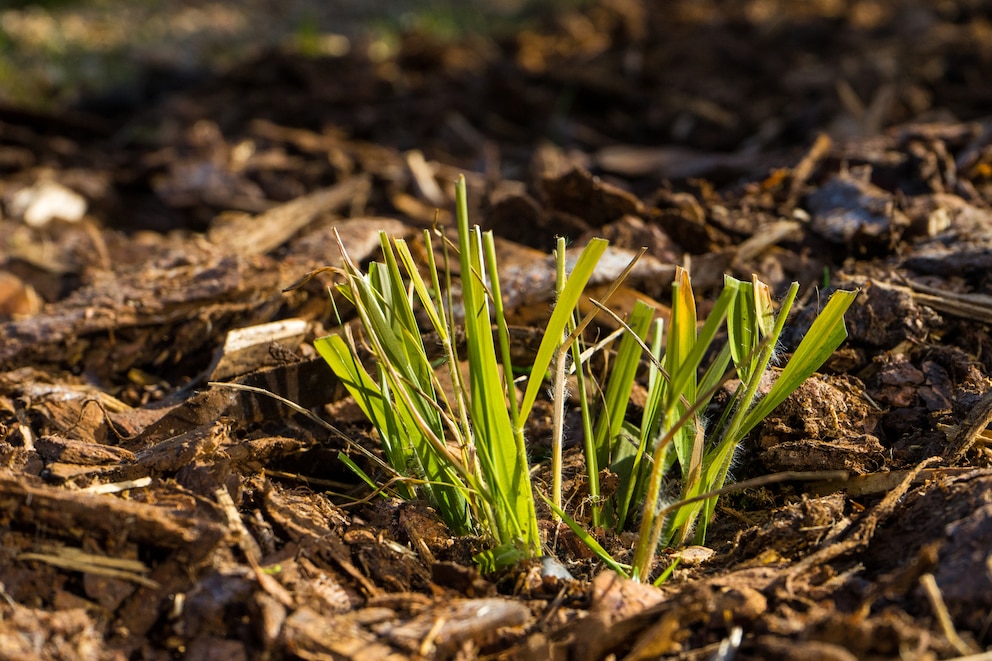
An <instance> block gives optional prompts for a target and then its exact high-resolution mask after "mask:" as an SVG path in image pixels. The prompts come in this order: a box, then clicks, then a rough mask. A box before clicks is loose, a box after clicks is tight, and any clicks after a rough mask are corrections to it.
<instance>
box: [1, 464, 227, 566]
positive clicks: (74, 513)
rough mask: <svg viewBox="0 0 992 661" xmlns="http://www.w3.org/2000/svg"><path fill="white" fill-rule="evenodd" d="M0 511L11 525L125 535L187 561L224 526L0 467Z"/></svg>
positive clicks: (220, 535) (211, 542) (199, 555)
mask: <svg viewBox="0 0 992 661" xmlns="http://www.w3.org/2000/svg"><path fill="white" fill-rule="evenodd" d="M0 511H2V512H3V514H4V516H5V517H7V518H8V519H9V521H11V523H13V524H20V525H35V526H44V527H45V528H47V529H48V530H58V531H63V532H64V533H65V534H67V535H70V536H73V535H75V536H78V535H80V534H87V535H88V534H94V533H97V534H102V535H103V536H105V537H107V538H114V539H116V538H119V537H120V536H122V535H123V536H126V537H127V539H128V541H131V542H135V543H138V544H147V545H149V546H152V547H157V548H167V549H173V550H184V551H185V553H186V555H187V557H188V558H189V560H190V561H197V560H199V559H202V558H203V557H204V556H206V555H207V553H209V552H210V551H211V549H213V548H214V546H216V545H217V543H218V542H220V540H221V539H223V537H224V534H225V531H224V528H223V527H221V526H220V525H218V524H217V523H214V522H213V521H208V520H206V519H203V518H200V517H196V516H188V515H184V514H182V513H179V512H176V511H174V510H172V509H168V508H165V507H157V506H155V505H147V504H144V503H139V502H135V501H133V500H122V499H120V498H117V497H114V496H107V495H93V494H87V493H80V492H73V491H66V490H63V489H58V488H53V487H48V486H43V485H34V484H29V483H27V481H26V480H24V479H23V477H21V476H19V475H17V474H15V473H12V472H10V471H7V470H3V471H0Z"/></svg>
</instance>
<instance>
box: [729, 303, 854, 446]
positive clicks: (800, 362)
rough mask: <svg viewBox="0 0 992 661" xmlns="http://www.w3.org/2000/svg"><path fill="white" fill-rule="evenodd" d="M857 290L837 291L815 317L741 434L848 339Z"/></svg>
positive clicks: (744, 423)
mask: <svg viewBox="0 0 992 661" xmlns="http://www.w3.org/2000/svg"><path fill="white" fill-rule="evenodd" d="M857 295H858V292H857V291H847V290H838V291H835V292H834V293H833V294H832V295H831V296H830V299H829V300H828V301H827V304H826V306H824V308H823V310H822V311H821V312H820V314H819V315H818V316H817V317H816V320H814V321H813V325H812V326H811V327H810V329H809V332H807V333H806V336H805V337H804V338H803V340H802V342H800V343H799V346H798V347H797V348H796V351H795V353H793V354H792V358H790V359H789V362H788V364H787V365H786V366H785V369H783V370H782V373H781V374H780V375H779V377H778V379H777V380H776V381H775V385H773V386H772V388H771V390H770V391H769V392H768V394H767V395H765V396H764V397H763V398H762V399H761V400H760V401H759V402H758V403H757V404H756V405H755V406H754V408H752V409H751V410H750V411H749V412H748V415H747V417H746V418H745V419H744V421H743V423H742V424H741V435H742V436H743V435H746V434H747V433H748V432H749V431H751V430H752V429H754V427H755V426H756V425H757V424H758V423H759V422H761V421H762V420H764V419H765V418H766V417H768V415H769V414H770V413H771V412H772V411H773V410H774V409H775V407H776V406H778V405H779V404H781V403H782V401H783V400H784V399H785V398H786V397H788V396H789V394H790V393H792V392H793V391H795V390H796V388H798V387H799V386H800V385H801V384H802V382H803V381H805V380H806V379H807V378H808V377H809V376H810V375H811V374H813V372H815V371H816V370H818V369H820V366H822V365H823V363H825V362H826V360H827V359H828V358H829V357H830V355H831V354H832V353H833V352H834V351H836V350H837V348H838V347H839V346H840V345H841V343H843V342H844V340H845V339H847V327H846V325H845V324H844V314H845V313H846V312H847V309H848V308H849V307H851V304H852V303H853V302H854V299H855V297H856V296H857Z"/></svg>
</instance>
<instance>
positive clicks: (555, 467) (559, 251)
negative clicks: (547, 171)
mask: <svg viewBox="0 0 992 661" xmlns="http://www.w3.org/2000/svg"><path fill="white" fill-rule="evenodd" d="M564 288H565V239H564V237H558V244H557V246H556V248H555V296H556V297H558V296H561V292H562V289H564ZM573 318H574V317H573ZM565 339H567V337H566V338H565ZM562 348H563V349H564V348H565V342H564V341H563V342H562ZM567 355H568V353H567V352H566V351H564V350H559V351H558V354H557V356H556V357H555V376H554V379H553V381H552V388H553V391H552V397H551V403H552V419H551V502H552V503H554V505H555V507H557V508H558V509H561V508H562V502H561V471H562V451H563V447H564V435H565V357H566V356H567ZM551 517H552V520H553V521H555V522H556V523H557V522H558V521H560V520H561V517H559V516H558V513H557V512H555V511H554V510H552V515H551Z"/></svg>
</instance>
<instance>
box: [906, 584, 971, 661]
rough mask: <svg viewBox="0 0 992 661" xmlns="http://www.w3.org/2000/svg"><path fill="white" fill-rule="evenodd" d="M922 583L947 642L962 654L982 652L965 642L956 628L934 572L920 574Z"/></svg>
mask: <svg viewBox="0 0 992 661" xmlns="http://www.w3.org/2000/svg"><path fill="white" fill-rule="evenodd" d="M920 585H922V586H923V591H924V592H926V593H927V599H929V600H930V607H931V608H933V612H934V615H936V616H937V621H938V622H939V623H940V630H941V631H942V632H943V633H944V637H945V638H947V642H949V643H950V644H951V646H952V647H953V648H954V650H955V651H956V652H957V653H958V654H960V655H962V656H965V655H968V654H975V653H977V652H980V651H981V650H979V649H977V648H976V647H975V646H974V645H969V644H968V643H967V642H965V641H964V640H963V639H962V638H961V636H960V635H959V634H958V631H957V629H955V628H954V621H953V620H952V619H951V614H950V613H949V612H948V611H947V605H946V604H945V603H944V598H943V597H942V596H941V595H940V588H939V587H938V586H937V579H936V578H934V576H933V574H930V573H926V574H924V575H923V576H920Z"/></svg>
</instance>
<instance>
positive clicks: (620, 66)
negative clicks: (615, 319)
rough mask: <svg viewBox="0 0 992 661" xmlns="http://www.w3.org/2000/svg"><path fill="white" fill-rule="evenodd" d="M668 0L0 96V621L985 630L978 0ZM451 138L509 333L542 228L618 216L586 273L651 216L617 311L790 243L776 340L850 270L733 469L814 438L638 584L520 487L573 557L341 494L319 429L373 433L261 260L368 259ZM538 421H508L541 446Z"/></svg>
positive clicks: (702, 285)
mask: <svg viewBox="0 0 992 661" xmlns="http://www.w3.org/2000/svg"><path fill="white" fill-rule="evenodd" d="M664 4H665V6H664V9H661V8H659V7H660V3H651V2H647V1H646V0H601V1H600V2H597V3H594V4H592V5H591V6H589V7H587V8H586V9H585V10H583V11H582V12H581V13H580V12H573V13H565V14H561V15H559V16H557V17H556V18H554V19H553V20H548V21H547V22H546V23H545V24H543V25H541V26H538V27H534V28H530V29H527V30H524V31H521V32H519V33H518V34H516V35H513V36H509V37H504V38H500V39H491V38H482V37H470V38H466V39H464V40H461V41H459V42H457V43H440V42H437V41H435V40H432V39H431V38H429V37H426V36H424V35H418V34H409V35H405V36H404V37H403V38H402V40H401V42H400V44H399V47H398V49H397V51H396V53H395V54H392V55H389V54H385V55H384V54H383V53H382V52H381V51H380V50H376V49H372V50H371V51H369V50H368V49H365V48H364V47H363V46H362V44H361V42H360V41H355V42H354V43H353V47H352V48H351V50H350V51H349V52H347V53H344V54H341V55H339V56H336V57H327V58H317V59H314V58H306V57H302V56H299V55H294V54H291V53H287V52H271V53H267V54H266V55H264V56H262V57H259V58H258V59H255V60H253V61H250V62H245V63H243V64H241V65H238V66H235V67H234V68H232V69H230V70H229V71H227V72H226V73H224V74H223V75H219V76H217V77H215V78H212V79H210V80H209V81H207V82H204V83H201V84H198V85H196V86H194V87H190V88H187V89H184V90H181V91H179V92H175V93H170V94H167V95H165V96H163V97H161V98H160V99H159V100H157V101H155V102H154V103H150V104H148V105H145V106H144V107H139V108H134V109H133V110H129V111H128V112H124V113H119V114H115V115H113V116H108V115H100V114H94V113H92V112H89V111H87V112H83V111H81V110H79V109H68V108H67V109H65V110H64V111H59V112H53V113H42V112H37V111H29V110H24V109H18V108H12V107H4V108H0V204H2V211H3V213H2V216H0V246H2V249H0V250H2V251H0V540H2V546H0V597H2V598H0V656H2V657H3V658H12V659H13V658H16V659H107V660H110V659H113V660H118V659H171V658H185V659H292V658H301V659H369V660H371V659H405V658H451V659H474V658H507V659H510V658H513V659H603V658H617V659H620V658H623V659H653V658H659V657H664V658H679V659H722V660H727V659H731V658H737V659H824V660H826V659H831V660H833V659H836V660H846V659H862V660H865V659H894V658H899V659H920V660H923V659H944V658H952V657H957V656H966V655H974V654H980V653H982V652H983V651H985V650H989V649H990V648H992V635H990V626H992V470H990V459H992V449H990V445H989V443H990V441H992V434H990V432H989V431H988V430H987V426H988V424H989V422H990V420H992V338H990V335H989V325H990V323H992V278H990V274H992V206H990V205H992V119H990V115H988V112H989V108H990V107H992V105H990V104H992V97H990V94H992V80H990V75H992V51H990V49H989V46H988V44H989V43H992V42H990V39H992V28H990V26H992V11H990V8H989V7H988V6H987V5H986V4H985V3H980V2H965V1H964V0H957V1H942V2H929V1H910V0H901V1H896V2H843V1H833V0H822V1H818V2H800V1H796V0H777V1H775V0H750V1H747V2H744V1H740V0H735V1H733V2H722V3H712V2H700V1H699V0H674V1H672V2H668V3H664ZM656 5H657V6H656ZM370 53H371V54H370ZM149 84H153V82H150V83H149ZM86 107H87V108H96V107H99V106H98V104H95V103H92V102H91V103H89V104H88V105H87V106H86ZM459 174H464V175H465V176H466V178H467V182H468V187H469V196H470V205H471V210H470V214H471V217H472V218H473V220H475V221H476V222H478V223H480V224H481V225H482V226H483V227H484V228H486V229H492V230H494V231H495V233H496V235H497V236H498V237H499V240H500V241H499V257H500V265H501V271H502V272H504V273H505V274H506V275H505V277H506V280H505V282H504V285H503V286H504V290H505V291H504V293H505V298H506V302H507V307H508V309H509V311H510V314H511V317H512V322H513V324H514V325H515V327H516V330H515V331H514V338H515V348H516V349H517V350H519V351H520V352H521V353H524V354H525V353H526V352H527V351H529V350H531V349H532V346H533V338H534V336H535V335H536V333H538V332H539V330H540V328H541V326H542V324H543V323H544V319H546V317H547V315H548V311H549V309H550V307H551V305H552V302H553V296H554V292H553V286H552V282H553V274H554V266H553V262H552V261H551V260H550V259H549V258H548V257H547V255H548V252H549V250H550V249H551V248H552V247H553V245H554V240H555V237H557V236H564V237H566V238H567V239H568V240H569V242H570V244H571V245H573V246H581V245H582V244H583V243H584V242H585V241H587V240H588V239H590V238H591V237H595V236H602V237H605V238H608V239H609V240H610V241H611V248H610V251H611V252H610V253H609V257H610V259H609V260H608V262H607V263H606V264H604V266H603V270H602V272H601V273H599V274H597V277H598V278H600V282H601V283H608V282H609V281H610V280H611V279H612V278H613V277H614V276H615V274H616V270H615V269H616V267H615V266H614V264H618V265H619V268H622V267H623V265H624V264H625V263H626V260H627V259H628V258H629V256H630V255H632V254H633V253H634V251H636V250H637V249H639V248H640V247H642V246H646V247H647V248H648V251H647V254H646V256H645V257H644V258H643V259H642V261H641V262H640V264H639V266H638V268H637V270H636V271H635V272H634V273H633V274H632V275H631V278H630V279H629V280H628V282H627V283H626V288H625V289H624V291H623V292H621V294H619V295H618V296H617V298H616V299H615V300H616V306H617V308H618V310H619V311H620V312H621V313H622V312H624V311H625V310H626V309H628V308H629V305H630V304H631V303H630V302H631V301H633V300H636V299H637V298H640V299H650V300H655V301H659V303H658V305H659V308H660V309H664V305H663V304H664V303H665V301H666V300H668V296H669V293H670V286H671V278H672V274H673V269H674V265H675V264H682V265H686V266H688V267H689V268H690V269H691V273H692V279H693V288H694V290H695V292H696V294H697V297H698V304H699V306H700V310H701V311H702V312H705V310H706V309H707V308H708V305H709V304H710V303H711V302H712V301H713V300H714V298H715V295H716V293H717V292H718V291H719V289H720V287H721V284H722V282H723V276H724V274H725V273H729V274H732V275H734V276H736V277H739V278H744V279H750V277H751V275H752V274H757V275H758V276H759V277H760V278H761V279H762V280H764V281H765V282H767V283H769V284H770V285H771V287H772V289H773V291H774V292H775V293H776V294H778V295H781V294H782V293H784V291H785V289H786V288H787V287H788V285H789V283H790V282H792V281H797V282H799V283H800V284H801V285H802V290H801V293H800V298H799V301H798V303H797V305H796V309H795V312H794V318H793V320H792V322H791V323H790V325H789V327H788V329H787V332H786V335H785V337H784V338H783V342H782V346H781V347H780V349H781V352H783V353H788V352H789V351H791V350H793V349H794V348H795V347H796V346H797V345H798V342H799V341H800V339H801V338H802V335H803V333H804V332H805V330H806V329H808V328H809V325H810V323H811V322H812V319H813V317H814V316H815V313H816V311H817V310H818V308H819V307H820V306H822V304H823V302H824V301H825V300H826V297H827V296H828V295H829V293H830V291H832V290H833V289H837V288H843V289H852V288H857V289H859V290H860V294H859V296H858V298H857V300H856V301H855V303H854V305H853V307H852V308H851V310H850V312H849V313H848V316H847V324H848V329H849V333H850V336H849V339H848V341H847V342H846V343H845V344H844V345H843V346H842V348H841V349H839V350H838V351H837V352H835V354H834V355H833V356H832V357H831V358H830V359H829V360H828V362H827V363H826V365H825V366H824V368H823V369H822V370H821V373H820V374H818V375H816V376H814V377H813V378H811V379H810V380H809V381H807V383H805V384H804V385H803V386H802V387H801V388H800V389H799V390H798V391H797V392H796V393H795V394H794V395H792V396H791V397H790V398H789V399H788V400H787V401H786V402H785V403H784V404H783V405H782V406H781V407H780V408H779V409H778V410H777V411H776V412H775V413H774V414H773V415H772V416H770V417H769V418H768V419H767V420H766V421H765V422H764V423H763V424H762V425H761V426H760V427H759V428H758V429H757V430H756V431H755V432H754V433H753V434H752V435H751V437H750V438H749V439H748V440H747V441H746V442H745V443H744V445H743V447H742V448H741V450H740V452H739V455H738V456H737V457H736V459H735V463H734V466H733V468H732V474H733V477H734V479H736V480H738V481H740V480H744V479H747V478H752V477H757V476H761V475H766V474H771V473H780V472H785V471H824V470H843V471H846V472H847V474H848V478H847V479H846V480H839V481H836V480H835V481H832V482H822V481H821V482H786V483H778V484H771V485H767V486H764V487H760V488H756V489H749V490H745V491H743V492H740V493H736V494H732V495H729V496H727V497H725V498H724V499H723V500H721V504H720V506H719V507H718V511H717V520H716V521H715V522H714V524H713V526H712V527H711V529H710V530H709V533H708V537H707V540H706V542H707V548H701V547H694V548H691V549H689V550H686V551H682V552H681V553H680V552H679V551H671V550H666V551H662V552H660V553H659V556H658V563H657V564H658V567H657V570H656V571H657V572H661V571H662V570H664V569H665V568H666V567H668V566H670V565H671V564H672V563H673V562H675V561H676V559H678V565H677V566H676V568H675V570H674V571H673V573H672V576H671V577H670V578H669V580H668V581H667V582H665V583H664V584H663V585H662V586H661V587H653V586H650V585H642V584H638V583H634V582H632V581H627V580H623V579H621V578H620V577H618V576H616V575H615V574H612V573H611V572H609V571H606V570H604V569H603V568H602V566H601V565H600V564H599V563H597V562H596V561H595V560H594V559H593V558H592V557H590V556H591V554H590V553H589V552H588V551H587V550H586V549H584V548H583V546H582V545H581V544H580V543H578V542H577V540H576V539H575V538H574V536H571V535H570V534H569V533H568V531H567V530H566V529H559V528H557V527H556V526H555V525H554V524H552V522H551V521H550V519H549V520H547V521H545V522H544V530H545V532H546V533H547V540H546V550H547V552H548V554H549V555H551V556H554V557H555V558H557V561H558V562H560V563H561V566H563V567H564V568H565V569H567V570H568V575H565V574H562V572H561V571H560V568H558V567H557V566H556V565H554V563H551V562H545V563H543V564H541V563H538V564H534V565H530V566H522V567H517V568H515V569H514V570H512V571H508V572H504V573H502V574H499V575H496V576H486V575H481V574H480V573H479V572H478V571H477V569H476V568H475V567H474V566H473V563H472V560H471V557H472V554H473V552H476V551H478V550H480V549H482V548H485V540H481V539H475V538H455V537H452V535H451V534H450V533H449V532H448V531H447V530H446V529H445V527H444V525H443V524H442V523H441V522H440V521H439V519H438V518H437V516H436V515H435V514H434V513H433V511H432V510H431V509H430V508H429V507H428V506H427V505H425V504H424V503H420V502H399V501H395V500H390V499H384V498H380V497H374V496H373V497H370V494H369V490H368V489H367V488H366V487H365V486H364V485H363V484H362V483H361V482H360V481H359V480H357V479H356V478H355V477H354V475H353V474H352V473H351V472H350V471H349V470H348V469H347V468H346V467H345V466H344V465H343V464H342V463H341V462H340V461H339V460H338V458H337V457H338V454H339V453H340V452H348V453H350V454H351V455H352V456H353V457H355V459H356V461H360V460H361V455H360V454H357V453H355V452H354V444H355V443H360V444H363V445H365V446H366V447H369V448H372V449H375V448H377V441H376V440H375V438H374V434H372V432H371V431H370V429H369V428H368V426H367V424H366V423H365V422H364V421H363V420H362V419H361V416H360V414H359V413H358V412H357V410H356V407H355V406H354V404H353V403H351V402H349V400H348V399H347V398H346V397H345V393H344V390H343V388H341V387H340V385H339V384H337V383H336V382H335V380H334V378H333V375H332V374H331V372H330V370H329V369H328V368H327V366H326V365H325V364H324V363H323V361H321V360H320V359H319V358H318V357H317V356H316V353H315V351H314V350H313V347H312V341H313V339H314V338H315V337H319V336H321V335H324V334H326V333H327V332H330V331H332V330H333V329H334V328H335V327H336V326H337V324H338V322H337V319H336V316H335V311H334V309H333V308H332V306H331V302H330V298H329V296H328V293H327V287H328V285H330V284H332V276H330V275H328V274H322V275H319V276H317V277H314V278H313V279H311V280H308V281H305V282H304V283H303V284H302V285H300V286H298V287H296V288H292V289H287V288H288V287H290V285H293V284H294V283H299V282H300V281H301V280H303V278H304V276H306V275H307V274H308V273H310V272H311V271H313V270H315V269H318V268H320V267H323V266H327V265H337V264H338V263H339V259H340V255H339V254H338V249H337V247H336V242H335V232H337V233H338V234H339V235H340V236H341V240H342V242H343V244H344V245H345V247H346V248H347V250H348V252H349V254H350V255H351V256H352V258H353V259H355V260H356V261H367V260H370V259H374V258H375V256H376V254H377V250H378V236H377V232H378V231H379V230H386V231H387V232H389V233H390V234H393V235H396V236H406V237H408V238H409V239H410V241H411V243H412V245H414V246H416V245H418V243H417V242H418V241H421V240H422V239H420V238H419V237H420V236H421V233H422V230H423V229H425V228H431V227H434V226H435V224H437V225H442V226H447V227H450V226H451V225H452V210H453V184H454V181H455V180H456V178H457V177H458V175H459ZM625 306H628V307H627V308H625ZM608 321H609V320H604V321H603V327H604V328H605V327H606V326H607V325H608ZM245 329H250V330H245ZM214 384H219V385H214ZM231 384H234V385H236V386H239V387H237V388H236V387H233V386H232V385H231ZM245 387H250V388H255V389H265V390H267V391H269V392H271V393H275V394H277V395H279V396H281V397H283V398H285V399H287V400H290V401H292V402H294V403H296V404H297V405H298V406H299V407H302V408H303V409H307V410H310V411H313V412H315V413H317V414H318V415H320V416H321V417H323V418H324V419H325V420H327V421H329V422H331V423H332V424H333V425H334V427H335V428H336V429H337V430H338V431H337V432H332V431H329V430H328V429H327V428H326V427H324V426H321V425H319V424H317V423H315V422H314V421H313V420H312V419H310V418H309V417H307V416H305V415H302V414H301V413H299V412H298V411H295V410H294V409H292V408H290V407H288V406H286V405H285V404H283V403H281V402H280V401H277V400H276V399H273V398H272V397H270V396H267V395H264V394H261V393H259V392H258V391H257V390H246V389H245ZM574 404H575V403H574V402H573V405H574ZM542 405H543V404H542ZM569 429H570V435H569V438H568V439H567V440H568V443H569V444H570V446H571V449H570V454H569V456H568V461H569V462H570V463H569V466H571V467H572V468H571V470H573V471H575V472H576V473H577V474H581V470H580V469H578V468H576V466H577V465H578V464H577V462H578V461H579V455H578V454H577V449H576V448H579V447H581V445H582V444H581V440H582V439H581V425H578V424H571V425H569ZM547 437H548V432H547V429H546V428H545V427H543V426H542V425H541V424H536V425H535V427H534V429H532V430H530V434H529V442H530V443H531V444H532V446H533V455H534V457H535V458H536V459H539V458H540V457H543V456H546V454H547ZM368 469H369V470H372V467H368ZM544 475H546V473H545V472H542V470H541V469H539V470H538V471H537V472H536V473H535V481H536V483H537V485H538V487H539V488H541V487H542V480H543V476H544ZM673 486H675V485H673ZM566 487H568V488H570V489H571V492H570V493H571V495H572V496H573V497H574V498H577V499H579V500H581V494H582V488H583V487H582V484H581V480H575V481H572V482H570V483H569V484H567V485H566ZM601 539H602V541H603V542H604V543H607V544H609V545H611V546H610V548H611V549H613V550H614V551H615V553H616V554H617V556H618V558H619V559H621V560H623V559H624V558H625V557H627V556H625V554H629V552H630V540H629V539H627V538H626V537H622V538H618V539H610V538H609V536H607V535H602V536H601ZM549 567H550V569H549ZM981 658H988V657H986V656H982V657H981Z"/></svg>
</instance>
